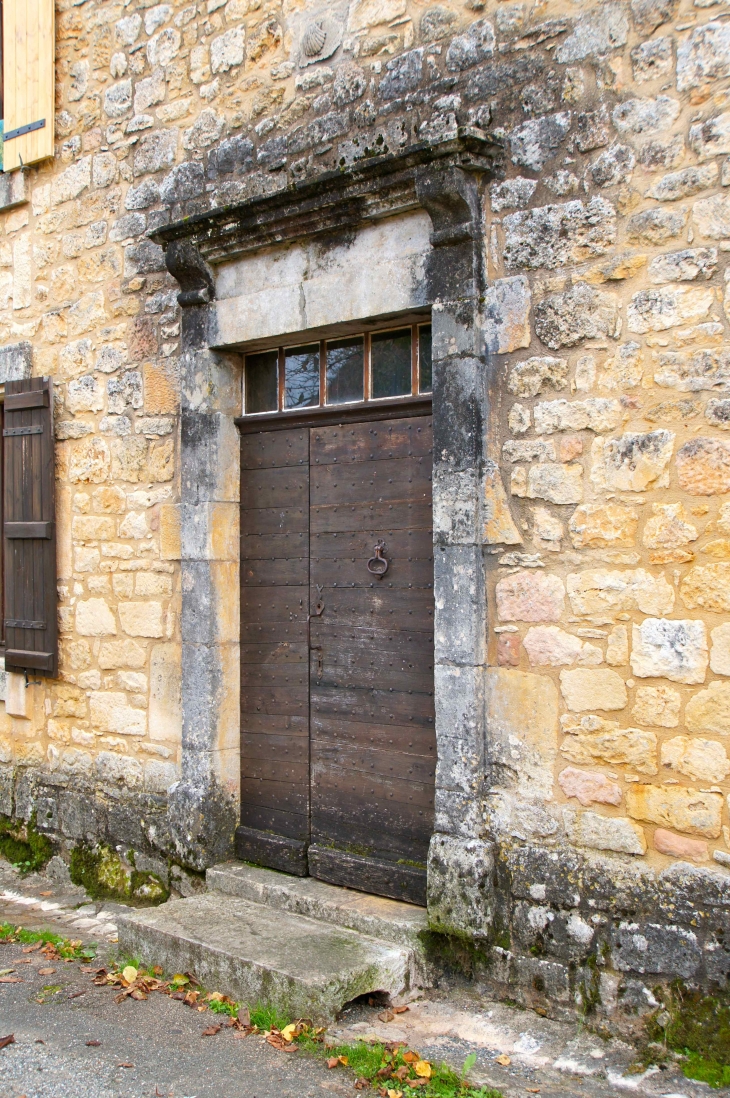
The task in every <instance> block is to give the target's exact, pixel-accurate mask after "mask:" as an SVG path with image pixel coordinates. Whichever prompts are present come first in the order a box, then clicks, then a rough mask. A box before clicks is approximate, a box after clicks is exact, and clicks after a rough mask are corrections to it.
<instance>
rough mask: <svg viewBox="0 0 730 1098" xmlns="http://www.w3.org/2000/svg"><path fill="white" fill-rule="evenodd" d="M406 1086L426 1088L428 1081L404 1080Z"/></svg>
mask: <svg viewBox="0 0 730 1098" xmlns="http://www.w3.org/2000/svg"><path fill="white" fill-rule="evenodd" d="M406 1086H409V1087H413V1088H414V1089H415V1087H427V1086H428V1079H406Z"/></svg>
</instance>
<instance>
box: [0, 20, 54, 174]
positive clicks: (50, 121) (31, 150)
mask: <svg viewBox="0 0 730 1098" xmlns="http://www.w3.org/2000/svg"><path fill="white" fill-rule="evenodd" d="M3 42H4V47H5V58H4V65H3V98H4V113H5V120H4V128H5V133H6V134H8V133H11V132H12V131H13V130H16V129H19V128H20V127H23V126H27V125H29V124H31V123H34V122H40V121H41V120H44V121H45V125H44V126H43V127H42V128H41V129H34V130H31V131H30V132H28V133H24V134H21V135H20V136H18V137H14V138H11V140H9V141H5V142H4V145H3V162H4V163H3V170H4V171H6V172H7V171H12V170H13V169H14V168H18V167H20V163H21V158H22V162H23V163H24V164H33V163H35V162H36V161H38V160H45V159H46V158H47V157H52V156H53V137H54V98H55V97H54V81H55V5H54V3H53V0H8V2H7V3H4V4H3Z"/></svg>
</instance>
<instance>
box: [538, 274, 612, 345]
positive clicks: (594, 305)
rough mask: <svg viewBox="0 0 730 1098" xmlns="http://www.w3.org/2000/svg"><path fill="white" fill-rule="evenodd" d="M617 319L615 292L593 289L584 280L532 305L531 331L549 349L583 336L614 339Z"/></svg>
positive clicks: (570, 342)
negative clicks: (532, 325)
mask: <svg viewBox="0 0 730 1098" xmlns="http://www.w3.org/2000/svg"><path fill="white" fill-rule="evenodd" d="M618 321H619V314H618V299H617V297H616V295H615V294H608V293H605V292H603V291H601V290H596V289H595V287H593V286H590V285H589V284H588V283H587V282H578V283H577V284H576V285H575V286H573V287H571V289H569V290H566V291H565V292H564V293H557V294H551V295H549V296H548V297H546V298H545V299H544V300H543V301H541V302H539V303H538V305H537V306H536V307H535V332H536V334H537V335H538V336H539V338H540V339H541V340H542V341H543V343H545V345H546V346H547V347H550V349H551V350H553V351H557V350H558V349H559V348H560V347H572V346H574V345H575V344H576V343H580V342H581V340H584V339H602V338H605V337H606V336H608V337H611V338H616V337H617V336H618V334H619V333H618Z"/></svg>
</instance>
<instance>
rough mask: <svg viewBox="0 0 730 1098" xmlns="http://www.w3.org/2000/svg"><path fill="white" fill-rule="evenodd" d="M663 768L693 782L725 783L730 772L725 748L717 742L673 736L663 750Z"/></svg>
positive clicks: (663, 746) (729, 763) (665, 743)
mask: <svg viewBox="0 0 730 1098" xmlns="http://www.w3.org/2000/svg"><path fill="white" fill-rule="evenodd" d="M661 762H662V766H667V767H670V768H671V769H672V770H677V771H679V773H680V774H685V775H686V776H687V777H688V778H691V779H692V781H702V782H715V783H717V782H724V781H725V778H726V777H727V774H728V771H730V761H728V757H727V753H726V751H725V748H724V747H723V745H722V744H721V743H719V742H718V741H717V740H705V739H702V738H700V737H698V736H697V737H690V736H673V737H672V739H671V740H665V742H664V743H663V744H662V749H661Z"/></svg>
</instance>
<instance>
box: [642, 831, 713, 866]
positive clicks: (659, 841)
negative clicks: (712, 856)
mask: <svg viewBox="0 0 730 1098" xmlns="http://www.w3.org/2000/svg"><path fill="white" fill-rule="evenodd" d="M654 846H655V848H656V849H657V850H658V851H659V853H660V854H668V855H669V856H670V857H671V858H689V860H690V861H691V862H706V861H707V859H708V857H709V854H708V852H707V843H706V842H705V841H704V840H703V839H689V838H688V837H687V836H686V835H675V834H674V832H673V831H666V830H665V828H663V827H658V828H657V829H656V831H655V832H654Z"/></svg>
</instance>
